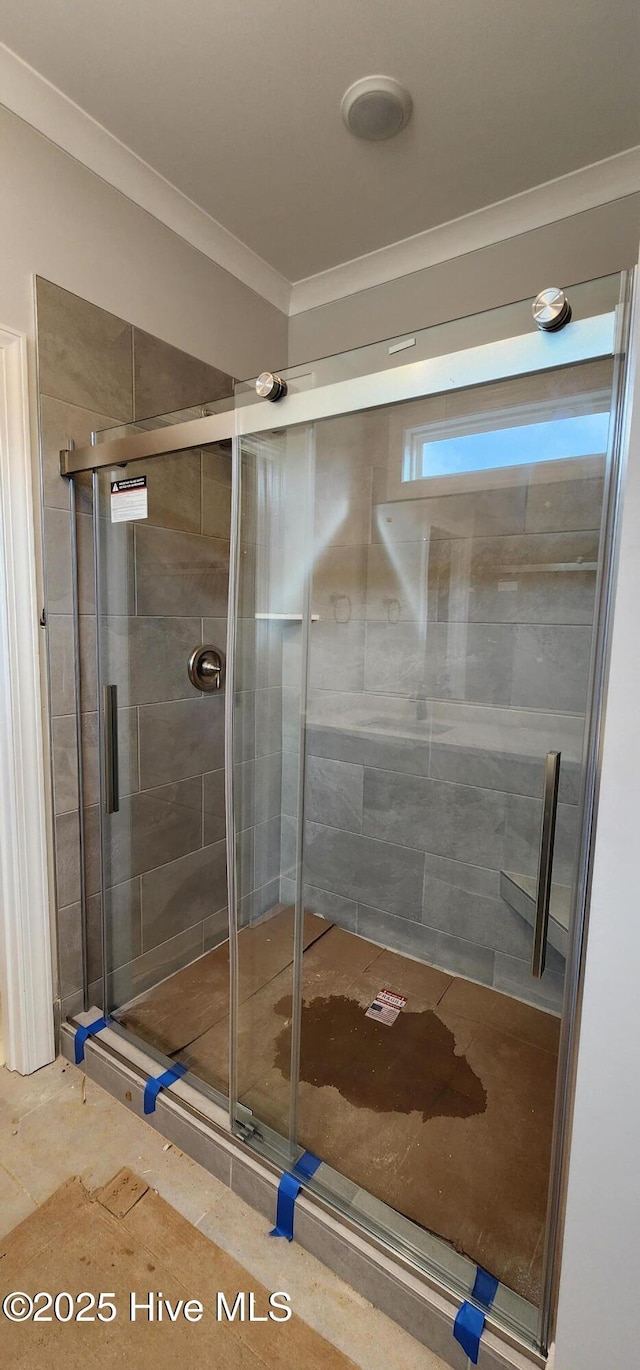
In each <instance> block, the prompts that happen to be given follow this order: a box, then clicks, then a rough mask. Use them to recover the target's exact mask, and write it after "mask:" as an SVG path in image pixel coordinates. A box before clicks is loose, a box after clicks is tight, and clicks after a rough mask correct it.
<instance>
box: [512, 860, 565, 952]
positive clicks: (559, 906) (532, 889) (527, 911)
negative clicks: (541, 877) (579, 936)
mask: <svg viewBox="0 0 640 1370" xmlns="http://www.w3.org/2000/svg"><path fill="white" fill-rule="evenodd" d="M500 893H501V895H502V898H503V899H505V900H506V902H507V904H509V905H510V907H511V908H512V909H515V912H516V913H519V914H520V917H521V918H524V919H525V922H527V923H530V925H531V927H533V926H534V924H535V921H536V881H535V879H534V877H533V876H532V875H518V874H516V872H515V871H500ZM570 914H571V890H570V888H569V886H568V885H558V884H555V883H554V884H552V886H551V902H550V906H549V931H548V934H547V938H548V941H549V943H550V945H551V946H552V947H554V948H555V950H556V951H557V952H558V953H559V954H560V956H563V957H564V958H565V960H566V956H567V947H568V943H569V922H570Z"/></svg>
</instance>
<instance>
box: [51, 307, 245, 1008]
mask: <svg viewBox="0 0 640 1370" xmlns="http://www.w3.org/2000/svg"><path fill="white" fill-rule="evenodd" d="M37 312H38V366H39V391H40V438H41V485H42V502H43V507H44V557H45V597H46V601H45V602H46V611H47V628H46V633H47V647H48V661H49V680H50V701H51V715H52V718H51V729H52V753H53V777H52V779H53V796H54V810H55V860H56V884H57V905H58V942H59V993H60V995H61V997H62V999H63V1000H64V1001H65V1007H66V1008H68V1009H71V1008H73V1007H75V1006H76V1005H77V1003H78V991H79V989H80V986H81V932H80V903H79V899H80V865H79V836H78V785H77V756H76V739H75V717H74V709H75V687H74V658H73V622H72V616H71V615H72V598H71V590H72V582H71V528H70V513H69V486H68V483H67V482H66V481H65V480H63V479H62V478H61V477H60V475H59V469H58V454H59V450H60V448H61V447H66V446H67V445H68V443H69V440H70V439H72V440H73V441H74V442H75V444H76V445H77V446H80V445H86V444H87V443H88V442H89V441H90V436H91V432H92V430H94V429H100V428H105V427H110V426H115V425H116V424H122V423H127V422H131V421H132V420H137V419H143V418H146V417H149V416H151V415H154V414H156V413H166V412H169V411H172V410H175V409H179V408H182V407H184V406H187V405H191V406H193V405H198V404H204V403H206V402H208V401H211V400H215V399H218V398H220V397H222V396H224V395H229V394H230V393H231V388H232V380H231V378H230V377H229V376H227V375H225V374H224V373H223V372H220V371H217V370H215V368H213V367H210V366H207V365H206V364H205V363H203V362H201V361H199V360H197V359H196V358H193V357H189V356H187V355H186V354H185V353H183V352H180V351H178V350H177V349H176V348H174V347H171V346H170V345H169V344H167V343H165V342H163V341H161V340H160V339H157V338H154V337H151V336H150V335H149V334H147V333H143V332H141V331H140V330H139V329H136V328H134V327H132V326H131V325H130V324H128V323H127V322H125V321H124V320H122V319H118V318H115V317H114V316H113V315H111V314H108V313H106V312H105V311H104V310H102V309H99V308H97V307H96V306H95V305H92V304H90V303H88V302H87V301H85V300H82V299H79V298H78V297H77V296H74V295H71V294H69V292H68V291H65V290H62V289H60V287H58V286H56V285H54V284H52V283H51V282H49V281H44V280H38V282H37ZM138 472H139V473H141V474H146V475H147V477H148V482H149V487H148V489H149V517H148V520H147V521H145V522H144V523H142V522H140V523H135V524H128V525H111V524H109V523H108V522H107V521H106V520H105V521H104V524H103V527H102V545H103V550H104V559H105V567H106V570H107V581H108V584H107V593H106V596H105V599H104V601H103V605H102V608H103V611H104V612H105V631H104V635H103V650H104V654H105V663H106V665H107V668H108V670H109V674H110V679H111V680H112V681H114V682H115V683H117V684H118V687H119V691H118V702H119V706H120V707H119V719H118V722H119V764H120V794H121V800H120V810H119V813H118V814H116V815H114V816H113V818H112V819H110V820H109V823H110V829H111V831H110V841H109V844H108V851H107V870H106V876H107V886H108V888H107V892H106V896H105V897H106V905H107V913H108V929H109V933H108V943H109V960H110V967H111V970H112V980H111V987H112V993H113V996H114V999H115V1001H116V1002H123V1001H124V1000H126V999H127V998H129V997H131V995H133V994H135V993H138V992H140V991H141V990H142V989H145V988H147V987H148V986H149V985H150V984H153V983H154V982H155V981H157V980H158V979H161V978H162V977H163V976H165V975H167V974H169V973H170V972H171V971H172V970H175V969H177V968H178V967H179V966H180V965H183V964H185V962H187V961H190V960H192V959H193V958H194V957H195V956H197V955H198V954H199V953H201V952H202V950H203V949H206V948H207V947H209V946H210V945H213V944H214V942H215V941H217V940H220V938H221V936H224V934H225V928H226V911H225V903H226V861H225V855H226V853H225V841H224V790H223V774H224V772H223V766H224V722H223V712H224V701H223V697H222V695H220V696H215V697H214V696H200V695H198V694H197V693H196V692H195V691H194V690H193V687H192V686H191V685H190V683H189V681H188V679H187V674H186V662H187V657H188V654H189V652H190V651H191V649H192V648H193V647H194V646H195V645H196V644H197V643H198V642H200V641H202V640H209V639H211V638H213V640H214V641H216V642H219V643H220V645H221V646H222V647H224V638H225V615H226V596H227V577H228V559H229V556H228V548H229V544H228V538H229V522H230V489H231V485H230V458H229V454H228V453H227V452H224V451H220V450H218V451H208V452H202V453H201V452H191V451H190V452H185V453H180V454H177V455H175V456H174V455H172V456H170V457H164V458H160V459H158V460H156V461H155V462H153V463H151V462H150V463H139V464H138V465H137V467H136V474H137V473H138ZM105 480H106V478H105ZM77 507H78V516H77V532H78V544H79V568H80V575H79V593H80V613H81V648H82V707H83V751H84V795H83V803H84V813H85V826H86V835H87V851H86V879H87V891H88V895H89V899H88V917H89V961H90V978H91V980H92V982H93V981H97V980H98V978H99V976H100V975H101V971H102V957H101V940H100V863H99V810H98V801H99V795H98V737H97V713H96V709H97V699H96V646H95V625H96V620H95V586H94V575H93V551H92V498H91V488H90V484H89V482H88V481H87V480H86V479H85V478H84V477H82V478H80V480H79V484H78V498H77ZM265 802H266V801H265Z"/></svg>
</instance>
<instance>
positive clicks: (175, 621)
mask: <svg viewBox="0 0 640 1370" xmlns="http://www.w3.org/2000/svg"><path fill="white" fill-rule="evenodd" d="M201 632H202V629H201V620H200V619H199V618H127V617H125V616H124V615H114V616H112V617H109V618H106V619H105V620H104V624H103V656H104V663H103V670H104V676H105V682H107V683H110V684H114V685H117V687H118V703H119V704H120V705H121V706H125V705H134V704H156V703H160V702H161V701H165V700H170V699H193V698H194V695H195V693H196V692H195V691H194V688H193V685H192V684H191V681H190V680H189V677H188V674H187V666H188V662H189V657H190V656H191V653H192V651H193V649H194V647H196V646H197V645H198V643H199V642H200V641H201ZM65 712H67V713H68V712H70V710H68V709H67V710H65Z"/></svg>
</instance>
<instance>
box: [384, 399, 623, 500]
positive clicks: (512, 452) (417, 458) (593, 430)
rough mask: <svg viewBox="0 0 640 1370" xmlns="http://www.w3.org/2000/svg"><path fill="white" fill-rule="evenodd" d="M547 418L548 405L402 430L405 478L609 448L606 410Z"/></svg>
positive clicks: (526, 463) (562, 458) (494, 467)
mask: <svg viewBox="0 0 640 1370" xmlns="http://www.w3.org/2000/svg"><path fill="white" fill-rule="evenodd" d="M572 408H573V411H574V412H573V413H567V414H562V413H561V414H560V415H558V414H557V413H556V415H555V416H554V417H553V418H549V417H548V414H549V406H548V405H546V406H544V407H543V406H541V407H540V410H539V412H538V413H536V412H534V413H533V414H532V412H531V410H532V409H534V410H535V406H530V407H528V409H527V410H512V411H511V413H509V412H508V411H502V412H501V413H498V414H484V415H477V416H475V417H474V418H472V419H470V420H469V421H467V422H466V423H460V421H459V420H455V419H454V420H453V421H452V422H450V423H446V422H445V423H437V424H429V425H421V426H419V427H415V428H406V429H405V433H404V438H405V442H404V459H403V471H402V479H403V481H412V480H428V479H429V478H431V477H436V476H457V475H462V474H464V473H467V472H474V471H478V472H481V471H494V470H497V469H499V468H501V469H506V468H509V467H517V466H531V465H534V464H538V463H540V462H549V461H566V460H567V458H572V457H589V456H598V455H600V454H602V453H604V452H606V450H607V432H608V428H609V412H608V410H607V409H605V408H604V407H603V405H602V401H601V400H600V402H599V405H598V408H597V410H595V411H594V412H589V413H584V412H583V413H576V412H575V409H576V402H575V400H574V401H573V404H572Z"/></svg>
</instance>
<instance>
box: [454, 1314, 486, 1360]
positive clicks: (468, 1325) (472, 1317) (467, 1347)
mask: <svg viewBox="0 0 640 1370" xmlns="http://www.w3.org/2000/svg"><path fill="white" fill-rule="evenodd" d="M483 1332H484V1313H481V1312H480V1309H479V1308H474V1306H473V1304H472V1303H467V1302H466V1301H465V1303H463V1305H462V1307H461V1309H460V1310H459V1312H458V1316H457V1318H456V1320H455V1322H454V1324H453V1335H454V1337H455V1339H456V1341H457V1342H459V1343H460V1345H461V1347H462V1349H463V1351H466V1353H467V1355H468V1357H469V1360H470V1361H471V1362H472V1364H473V1365H477V1364H478V1356H479V1354H480V1338H481V1336H482V1333H483Z"/></svg>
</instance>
